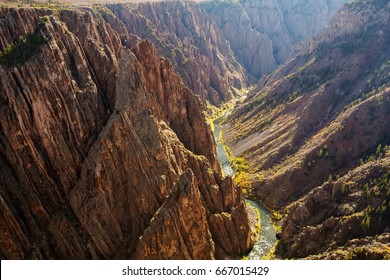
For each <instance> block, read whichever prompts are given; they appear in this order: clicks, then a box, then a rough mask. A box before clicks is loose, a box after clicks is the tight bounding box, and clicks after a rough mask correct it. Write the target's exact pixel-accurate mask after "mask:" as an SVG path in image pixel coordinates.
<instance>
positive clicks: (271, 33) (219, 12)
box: [200, 0, 346, 78]
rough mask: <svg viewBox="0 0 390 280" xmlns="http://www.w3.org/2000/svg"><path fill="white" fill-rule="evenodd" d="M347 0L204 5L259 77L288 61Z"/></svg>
mask: <svg viewBox="0 0 390 280" xmlns="http://www.w3.org/2000/svg"><path fill="white" fill-rule="evenodd" d="M345 2H346V0H331V1H329V0H328V1H326V0H321V1H318V0H312V1H305V0H294V1H289V0H237V1H234V0H222V1H218V0H215V1H204V2H201V4H200V5H201V6H202V7H203V8H204V9H205V10H206V12H207V13H209V14H210V15H211V17H212V18H213V19H214V20H215V22H216V24H217V26H218V27H219V28H220V29H221V30H222V33H223V34H224V35H225V37H226V38H227V40H228V41H229V43H230V46H231V48H232V50H233V52H234V54H235V55H236V57H237V59H238V61H239V62H240V63H241V64H242V65H243V66H244V67H245V69H246V70H247V71H248V72H249V74H251V75H253V76H254V77H255V78H259V77H260V76H262V75H266V74H270V73H271V72H272V71H273V70H275V68H276V67H277V66H278V65H280V64H282V63H284V62H285V61H286V60H287V58H288V56H289V55H290V54H291V52H292V51H293V49H294V45H295V44H296V43H298V42H301V41H302V40H305V39H308V38H309V37H311V36H313V35H315V34H317V33H319V32H320V31H321V30H322V29H323V28H324V27H325V25H326V24H327V23H328V21H329V20H330V18H331V17H332V16H333V15H334V14H335V13H336V11H337V10H338V9H340V8H341V6H342V5H343V4H344V3H345Z"/></svg>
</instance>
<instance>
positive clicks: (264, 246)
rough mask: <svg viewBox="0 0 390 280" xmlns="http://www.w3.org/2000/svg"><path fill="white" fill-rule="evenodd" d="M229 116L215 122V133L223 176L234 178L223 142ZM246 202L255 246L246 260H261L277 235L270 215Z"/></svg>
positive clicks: (257, 206)
mask: <svg viewBox="0 0 390 280" xmlns="http://www.w3.org/2000/svg"><path fill="white" fill-rule="evenodd" d="M228 114H229V111H228V110H227V111H225V112H224V113H223V114H222V115H221V116H219V117H218V118H216V119H215V120H214V121H213V133H214V138H215V143H216V147H217V157H218V161H219V163H220V164H221V167H222V170H223V174H224V176H231V177H233V176H234V175H235V171H234V168H233V167H232V165H231V162H230V160H229V156H228V154H227V152H226V149H225V147H224V145H223V144H222V142H221V133H222V126H221V122H222V121H223V118H224V117H226V116H227V115H228ZM244 195H245V194H244ZM246 202H247V211H248V218H249V220H250V226H251V229H252V233H253V235H252V238H253V240H254V242H255V245H254V247H253V249H252V251H251V252H250V253H249V254H248V256H247V257H245V258H247V259H250V260H259V259H261V258H262V257H264V256H266V255H267V254H268V253H269V252H270V250H271V249H272V248H273V247H274V245H275V243H276V233H275V229H274V227H273V225H272V222H271V217H270V213H269V212H268V211H266V210H265V209H264V208H263V207H261V205H260V204H258V203H257V202H255V201H252V200H249V199H246Z"/></svg>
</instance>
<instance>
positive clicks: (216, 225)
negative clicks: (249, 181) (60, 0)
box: [0, 8, 252, 259]
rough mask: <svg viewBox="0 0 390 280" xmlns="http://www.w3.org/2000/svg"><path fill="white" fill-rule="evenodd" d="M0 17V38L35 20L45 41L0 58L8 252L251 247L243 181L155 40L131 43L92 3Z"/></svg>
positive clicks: (207, 251) (237, 251)
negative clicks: (27, 53)
mask: <svg viewBox="0 0 390 280" xmlns="http://www.w3.org/2000/svg"><path fill="white" fill-rule="evenodd" d="M0 20H1V23H2V24H1V28H0V34H1V44H0V47H1V49H2V50H4V49H5V47H6V46H7V45H9V44H10V43H12V42H17V40H18V38H19V36H25V34H26V33H33V32H34V30H38V31H39V34H40V36H45V37H46V38H47V39H48V40H47V42H45V43H43V44H41V45H40V46H38V47H37V48H36V49H34V51H33V52H31V57H28V58H27V59H26V60H25V61H23V62H21V63H18V64H16V65H11V66H4V65H3V66H0V77H1V83H0V92H1V94H0V98H1V99H0V100H1V102H0V104H1V107H0V114H1V116H0V127H1V129H0V139H1V142H0V143H1V145H0V155H1V156H0V161H1V164H0V166H1V169H0V178H1V182H2V183H1V188H0V205H1V213H2V215H1V217H0V229H1V231H2V234H1V237H0V244H1V249H0V256H1V258H2V259H49V258H60V259H64V258H69V259H89V258H93V259H101V258H103V259H110V258H140V259H143V258H161V259H212V258H234V257H238V256H240V255H242V254H244V253H246V252H247V250H248V249H249V248H250V247H251V242H252V241H251V238H250V229H249V225H248V218H247V214H246V211H245V208H244V202H243V199H242V196H241V192H240V189H239V188H238V187H236V186H235V185H234V183H233V182H232V180H231V179H230V178H226V179H223V178H221V175H220V168H219V165H218V164H217V160H216V157H215V147H214V140H213V138H212V136H211V133H210V129H209V127H208V126H207V125H206V124H205V121H204V116H203V114H202V113H201V104H200V102H199V101H198V99H197V98H196V97H195V96H194V95H193V94H192V92H191V91H190V90H189V89H188V88H186V87H185V85H184V83H183V82H182V80H181V78H180V76H178V75H177V74H175V71H174V69H173V66H172V65H171V64H170V62H169V61H168V60H166V59H160V58H158V55H157V52H156V50H155V48H154V47H153V45H152V44H151V43H149V42H145V41H142V42H139V43H132V45H134V48H133V49H132V50H130V49H128V48H127V47H126V46H125V45H124V44H123V43H122V42H124V43H126V42H129V41H126V40H123V39H124V36H122V38H121V36H120V35H121V34H119V33H118V32H116V31H114V29H115V30H117V29H118V26H114V28H113V27H112V25H111V24H109V23H108V21H106V20H104V19H103V18H99V17H96V15H95V16H93V14H92V13H91V12H89V11H80V10H45V9H5V8H3V9H1V11H0ZM16 26H18V27H20V28H15V27H16ZM37 26H39V28H38V29H36V27H37ZM28 38H30V37H28ZM126 38H127V39H129V40H130V39H132V37H131V36H130V35H128V36H127V37H126ZM126 38H125V39H126ZM26 40H29V39H26ZM21 42H22V41H19V43H16V45H17V46H19V47H20V46H22V45H23V43H21ZM134 42H135V41H134ZM23 46H24V45H23ZM17 48H18V47H17ZM4 53H7V54H8V55H10V56H8V58H9V57H11V56H12V49H8V51H5V52H4ZM11 64H12V63H11ZM156 242H157V243H158V246H157V247H156V246H154V244H156Z"/></svg>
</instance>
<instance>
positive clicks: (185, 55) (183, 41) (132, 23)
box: [100, 1, 245, 105]
mask: <svg viewBox="0 0 390 280" xmlns="http://www.w3.org/2000/svg"><path fill="white" fill-rule="evenodd" d="M107 7H108V8H109V9H110V10H109V11H104V10H101V11H100V13H101V14H102V16H103V18H105V19H107V20H108V21H109V22H111V23H112V24H113V26H118V28H117V29H116V30H117V31H118V33H119V34H120V35H122V37H125V36H127V35H131V34H133V35H136V36H138V37H140V38H143V39H148V40H150V41H152V42H153V43H154V45H155V46H156V48H157V49H158V52H159V53H160V54H161V55H163V56H164V57H166V58H169V59H170V60H171V61H172V63H173V65H174V67H175V69H176V71H177V72H179V73H180V75H181V76H182V78H183V80H184V83H185V84H186V86H187V87H189V88H190V89H191V90H192V91H193V92H195V93H196V94H197V95H199V96H200V98H201V101H202V102H203V104H205V103H206V100H207V101H209V102H211V103H212V104H213V105H219V104H220V103H221V102H223V101H228V100H229V99H231V98H232V96H234V95H235V94H237V93H238V91H239V90H240V89H241V88H242V87H243V86H244V85H245V77H244V76H245V75H244V70H243V68H242V66H241V65H240V64H239V63H238V62H237V61H236V59H235V57H234V56H233V53H232V51H231V49H230V47H229V44H228V43H227V42H226V39H225V38H224V37H223V35H222V34H221V32H220V31H219V29H218V27H217V26H216V25H215V24H214V22H213V21H212V20H211V18H210V17H209V16H208V15H207V14H205V13H204V12H203V10H202V9H200V8H199V7H198V6H197V5H196V4H195V3H191V2H184V1H172V2H169V1H165V2H154V3H152V2H148V3H138V4H128V5H122V4H118V5H108V6H107ZM114 23H115V24H114Z"/></svg>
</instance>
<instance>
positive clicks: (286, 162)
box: [224, 1, 390, 258]
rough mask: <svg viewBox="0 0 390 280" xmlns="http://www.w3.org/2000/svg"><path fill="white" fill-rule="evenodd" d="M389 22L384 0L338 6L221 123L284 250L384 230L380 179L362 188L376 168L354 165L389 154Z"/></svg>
mask: <svg viewBox="0 0 390 280" xmlns="http://www.w3.org/2000/svg"><path fill="white" fill-rule="evenodd" d="M389 18H390V17H389V6H388V3H387V2H386V1H356V2H355V3H350V4H348V5H346V6H345V8H343V9H342V10H341V11H340V12H339V14H338V15H337V17H336V18H335V19H334V20H333V21H332V22H331V23H330V25H329V27H328V28H327V29H325V30H324V32H322V33H321V34H320V35H319V36H318V37H317V38H315V39H313V40H311V41H310V42H308V43H307V44H305V45H304V46H302V49H300V51H298V52H296V53H295V56H293V57H292V58H291V59H290V60H289V61H288V62H287V63H285V64H284V65H283V66H282V67H280V68H278V70H277V71H275V72H274V73H273V74H272V75H271V76H270V77H269V78H268V79H264V80H263V81H262V83H261V84H260V88H259V89H258V90H256V91H254V92H252V93H250V94H249V96H248V98H247V100H246V101H245V102H244V103H242V104H239V106H238V107H237V108H236V109H235V111H234V113H233V114H232V115H231V117H229V119H228V121H227V122H226V123H225V125H224V129H225V131H226V133H224V137H225V139H226V140H227V141H228V143H229V146H230V147H231V148H232V151H233V153H234V154H235V155H236V156H240V157H244V158H245V159H246V160H247V162H248V165H249V173H250V174H251V175H252V176H250V177H251V178H252V181H253V186H254V187H253V190H252V194H253V195H254V196H257V199H259V200H260V201H262V203H263V204H264V205H265V206H267V207H269V208H271V209H278V210H280V212H281V213H282V214H284V215H285V220H284V222H282V223H281V224H282V234H281V238H282V239H281V242H280V244H284V246H285V247H284V256H289V257H299V258H305V257H308V256H310V255H317V254H320V255H322V256H327V255H330V254H331V252H333V251H335V250H338V249H337V248H339V247H340V248H341V247H343V246H345V245H346V244H347V242H348V241H349V240H351V239H355V238H357V239H361V238H365V236H366V235H369V236H374V235H375V234H381V233H383V232H384V231H386V226H385V224H387V222H384V220H385V219H388V218H385V216H386V215H388V214H385V213H387V212H385V211H387V210H386V209H385V208H386V207H387V206H386V207H385V205H387V203H388V198H385V196H386V195H385V194H384V193H381V192H382V190H384V189H386V188H387V183H383V184H384V185H386V186H383V187H381V191H379V192H378V190H376V192H377V196H376V197H369V198H367V197H364V196H363V191H362V188H363V186H364V185H365V184H366V183H367V181H368V182H369V181H370V180H374V179H376V180H378V178H377V176H378V174H377V173H376V171H374V170H371V169H370V168H369V166H365V167H364V168H360V167H358V166H361V165H364V164H366V163H367V161H369V162H371V161H372V162H374V161H375V160H378V157H377V156H378V155H379V154H380V155H382V156H381V157H380V159H383V158H387V157H388V154H387V152H384V151H383V147H384V146H386V145H388V144H389V137H388V131H389V129H390V127H389V125H388V124H389V121H390V120H389V117H388V115H389V114H388V112H389V108H390V103H389V102H390V95H389V94H390V90H389V86H390V84H389V82H390V80H389V75H388V73H389V63H388V61H389V58H390V53H389V49H388V47H387V46H388V44H389V42H390V41H389V40H390V36H389V34H390V29H389ZM382 164H383V163H380V162H379V163H376V164H373V165H374V166H375V165H382ZM384 172H387V171H384ZM346 174H349V175H348V176H347V175H346ZM363 175H364V176H363ZM346 176H347V177H346ZM365 176H367V177H365ZM361 177H365V179H364V180H365V181H364V180H363V179H362V178H361ZM334 181H336V183H334ZM349 185H350V188H351V194H350V195H346V194H347V193H349V192H348V191H347V189H349V187H348V186H349ZM369 185H370V183H369ZM371 185H372V187H373V188H375V187H374V186H375V185H376V184H371ZM341 189H343V190H341ZM343 192H344V193H343ZM342 193H343V194H342ZM346 196H347V197H348V199H345V197H346ZM340 204H344V205H343V207H345V209H344V208H342V207H340ZM382 204H383V213H381V211H382V208H381V209H379V208H378V207H379V206H380V205H382ZM368 206H370V207H372V208H374V207H375V209H376V210H375V211H371V210H369V209H366V208H367V207H368ZM381 207H382V206H381ZM374 212H375V213H376V214H373V213H374ZM367 213H371V214H367ZM366 214H367V215H366ZM370 215H371V216H370ZM381 215H382V216H381ZM366 216H367V217H366ZM379 217H382V218H380V219H381V221H382V222H379V220H380V219H379ZM386 217H387V216H386ZM369 219H370V220H371V226H372V228H370V230H365V229H364V227H365V224H366V223H367V220H369ZM374 220H375V223H374V222H373V221H374ZM373 223H374V224H373ZM379 224H380V225H379ZM327 250H330V252H328V251H327ZM282 252H283V250H282ZM382 255H383V254H382Z"/></svg>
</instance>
